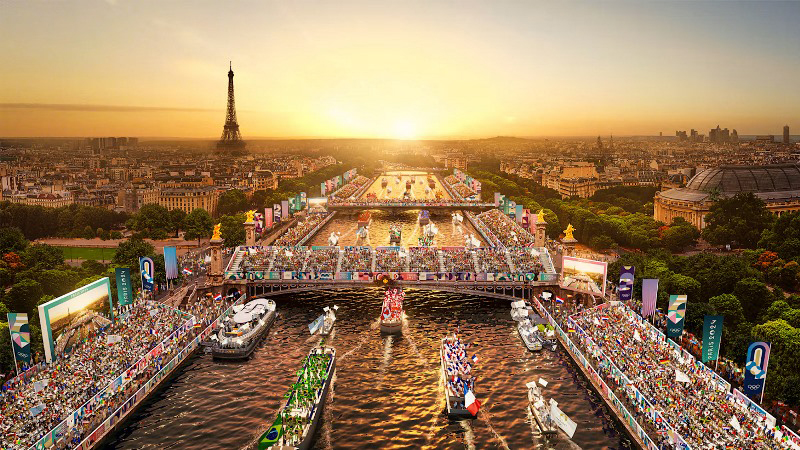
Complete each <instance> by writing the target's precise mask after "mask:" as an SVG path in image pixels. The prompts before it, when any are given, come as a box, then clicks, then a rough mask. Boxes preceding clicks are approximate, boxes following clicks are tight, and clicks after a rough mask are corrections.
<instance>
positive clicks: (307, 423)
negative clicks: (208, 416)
mask: <svg viewBox="0 0 800 450" xmlns="http://www.w3.org/2000/svg"><path fill="white" fill-rule="evenodd" d="M335 369H336V349H334V348H331V347H315V348H313V349H311V352H310V353H309V354H308V356H307V357H306V360H305V361H304V362H303V367H302V368H301V369H300V370H299V371H298V372H297V382H296V383H294V384H293V385H292V387H291V389H289V392H287V393H286V395H285V397H286V404H285V405H284V406H283V408H281V409H280V411H278V417H277V418H276V419H275V421H274V422H272V426H270V427H269V429H268V430H267V431H266V432H265V433H264V434H262V435H261V437H260V438H259V439H258V448H259V450H266V449H275V450H307V449H310V448H311V445H312V444H313V440H314V432H315V431H316V429H317V426H318V425H319V421H320V418H321V417H322V412H323V409H324V407H325V400H326V399H327V397H328V390H329V389H330V385H331V379H332V378H333V372H334V370H335Z"/></svg>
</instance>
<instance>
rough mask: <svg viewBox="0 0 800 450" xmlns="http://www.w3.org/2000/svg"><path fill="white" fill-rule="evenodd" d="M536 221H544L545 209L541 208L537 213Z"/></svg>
mask: <svg viewBox="0 0 800 450" xmlns="http://www.w3.org/2000/svg"><path fill="white" fill-rule="evenodd" d="M536 221H537V222H539V223H542V222H544V210H543V209H540V210H539V214H537V215H536Z"/></svg>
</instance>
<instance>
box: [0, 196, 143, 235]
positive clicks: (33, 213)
mask: <svg viewBox="0 0 800 450" xmlns="http://www.w3.org/2000/svg"><path fill="white" fill-rule="evenodd" d="M127 219H128V216H127V214H125V213H117V212H114V211H110V210H108V209H105V208H96V207H92V206H84V205H77V204H73V205H69V206H64V207H61V208H45V207H43V206H30V205H22V204H19V203H11V202H8V201H4V202H0V227H16V228H18V229H19V230H20V231H22V234H24V235H25V237H26V238H27V239H29V240H35V239H39V238H44V237H66V238H72V237H82V238H93V237H104V238H111V237H112V236H111V234H112V233H118V231H116V230H118V229H120V228H121V227H122V226H123V225H124V224H125V221H126V220H127ZM116 236H117V235H116V234H115V237H116Z"/></svg>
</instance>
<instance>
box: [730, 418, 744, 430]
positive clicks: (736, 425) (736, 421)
mask: <svg viewBox="0 0 800 450" xmlns="http://www.w3.org/2000/svg"><path fill="white" fill-rule="evenodd" d="M731 426H732V427H733V428H735V429H736V431H742V427H741V425H739V419H737V418H736V416H733V417H731Z"/></svg>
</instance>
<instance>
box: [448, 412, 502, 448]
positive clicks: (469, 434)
mask: <svg viewBox="0 0 800 450" xmlns="http://www.w3.org/2000/svg"><path fill="white" fill-rule="evenodd" d="M458 423H459V424H461V428H463V429H464V444H466V445H467V448H468V449H469V450H475V432H474V431H472V427H471V426H470V425H469V422H467V419H461V420H459V421H458ZM506 448H508V447H506Z"/></svg>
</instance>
